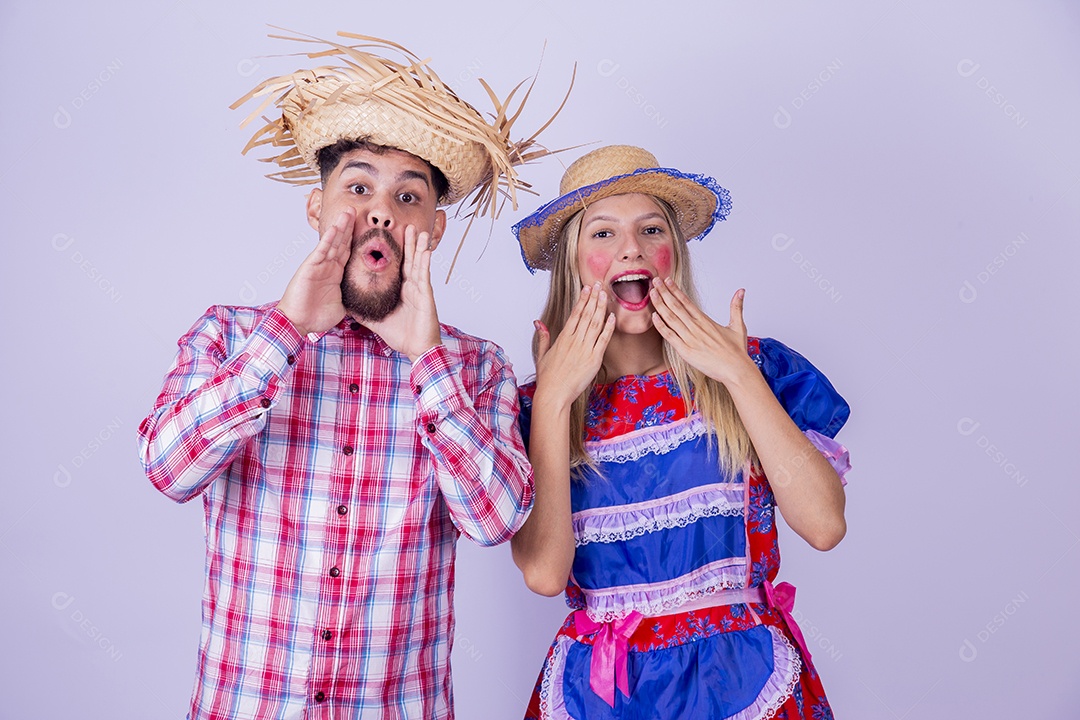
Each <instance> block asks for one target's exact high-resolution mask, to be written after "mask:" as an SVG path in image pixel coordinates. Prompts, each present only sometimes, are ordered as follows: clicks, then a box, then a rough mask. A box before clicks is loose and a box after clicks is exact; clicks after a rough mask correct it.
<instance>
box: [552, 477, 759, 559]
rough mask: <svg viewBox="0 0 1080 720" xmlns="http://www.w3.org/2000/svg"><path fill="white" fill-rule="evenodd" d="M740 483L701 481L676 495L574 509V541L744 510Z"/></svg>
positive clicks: (628, 535) (613, 538)
mask: <svg viewBox="0 0 1080 720" xmlns="http://www.w3.org/2000/svg"><path fill="white" fill-rule="evenodd" d="M743 495H744V492H743V486H742V485H741V484H740V485H734V484H732V483H715V484H712V485H702V486H700V487H696V488H692V489H690V490H686V491H683V492H681V493H678V494H676V495H669V496H667V497H663V498H659V499H657V500H648V501H646V502H641V503H634V504H630V505H615V506H611V507H604V508H590V509H588V510H583V511H580V512H577V513H574V515H573V518H572V521H573V527H574V544H575V545H576V546H578V547H581V546H582V545H587V544H589V543H597V542H599V543H611V542H619V541H626V540H631V539H633V538H636V537H640V536H642V535H644V534H645V533H650V532H657V531H659V530H669V529H671V528H675V527H686V526H687V525H690V524H691V523H695V522H697V521H698V520H700V519H702V518H707V517H716V516H717V515H724V516H727V517H734V516H737V515H742V513H743Z"/></svg>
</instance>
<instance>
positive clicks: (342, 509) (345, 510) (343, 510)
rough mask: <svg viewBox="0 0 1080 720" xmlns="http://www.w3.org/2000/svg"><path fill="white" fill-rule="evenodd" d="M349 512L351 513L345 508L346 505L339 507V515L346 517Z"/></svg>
mask: <svg viewBox="0 0 1080 720" xmlns="http://www.w3.org/2000/svg"><path fill="white" fill-rule="evenodd" d="M347 512H349V508H347V507H345V506H344V505H338V506H337V514H338V515H344V514H345V513H347Z"/></svg>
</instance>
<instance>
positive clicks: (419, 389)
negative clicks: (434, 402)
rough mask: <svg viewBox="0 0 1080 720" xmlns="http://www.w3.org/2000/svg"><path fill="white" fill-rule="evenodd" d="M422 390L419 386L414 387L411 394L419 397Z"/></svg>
mask: <svg viewBox="0 0 1080 720" xmlns="http://www.w3.org/2000/svg"><path fill="white" fill-rule="evenodd" d="M423 389H424V388H422V387H420V386H419V385H416V386H414V387H413V392H414V393H416V394H417V395H419V394H420V391H421V390H423Z"/></svg>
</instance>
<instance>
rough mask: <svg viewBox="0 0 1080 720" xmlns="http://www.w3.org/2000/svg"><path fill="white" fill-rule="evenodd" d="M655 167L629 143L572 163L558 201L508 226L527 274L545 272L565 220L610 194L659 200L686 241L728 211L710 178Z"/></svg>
mask: <svg viewBox="0 0 1080 720" xmlns="http://www.w3.org/2000/svg"><path fill="white" fill-rule="evenodd" d="M659 164H660V163H658V162H657V160H656V157H655V156H654V155H653V154H652V153H650V152H649V151H647V150H643V149H642V148H639V147H634V146H632V145H608V146H606V147H602V148H599V149H597V150H593V151H592V152H591V153H589V154H587V155H584V156H582V157H580V158H578V159H577V160H575V161H574V163H573V164H572V165H570V167H568V168H567V169H566V172H565V173H564V174H563V177H562V182H560V183H559V197H557V198H555V199H554V200H552V201H551V202H549V203H547V204H546V205H544V206H543V207H541V208H540V209H539V210H537V211H536V212H534V213H533V214H532V215H529V216H528V217H526V218H525V219H524V220H522V221H521V222H519V223H517V224H516V225H514V234H515V235H516V236H517V239H518V242H519V243H521V256H522V258H524V260H525V265H526V266H527V267H528V268H529V271H530V272H534V273H535V272H536V271H537V270H550V269H551V266H552V265H553V264H554V262H555V252H556V249H557V248H558V246H559V236H560V235H561V233H562V230H563V226H565V225H566V222H567V221H568V220H569V219H570V218H571V217H573V216H574V214H575V213H577V212H579V211H581V210H584V209H585V208H586V207H587V206H588V204H589V203H590V202H596V201H597V200H600V199H602V198H606V197H610V196H612V195H625V194H628V193H644V194H646V195H652V196H654V197H657V198H659V199H661V200H663V201H664V202H666V203H667V204H668V205H670V206H671V208H672V209H673V210H674V211H675V219H676V220H677V221H678V224H679V229H680V230H681V231H682V234H683V236H684V237H685V238H686V239H687V241H690V240H699V239H701V238H703V237H705V235H707V234H708V233H709V231H710V230H711V229H712V227H713V225H715V224H716V223H717V221H719V220H723V219H724V218H726V217H727V216H728V213H730V212H731V195H730V194H729V193H728V191H727V190H725V189H724V188H722V187H720V185H719V184H718V183H717V182H716V180H714V179H713V178H711V177H709V176H707V175H693V174H690V173H684V172H680V171H678V170H675V169H673V168H663V167H659Z"/></svg>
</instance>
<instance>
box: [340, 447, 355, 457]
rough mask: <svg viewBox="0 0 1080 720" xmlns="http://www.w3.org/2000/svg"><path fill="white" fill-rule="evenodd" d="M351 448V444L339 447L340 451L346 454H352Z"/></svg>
mask: <svg viewBox="0 0 1080 720" xmlns="http://www.w3.org/2000/svg"><path fill="white" fill-rule="evenodd" d="M352 450H353V448H352V445H346V446H345V447H343V448H341V452H343V453H345V454H346V455H352Z"/></svg>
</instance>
